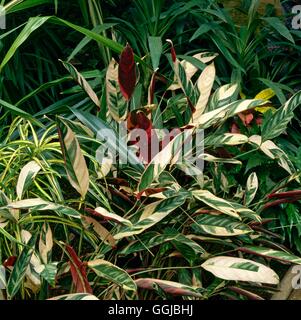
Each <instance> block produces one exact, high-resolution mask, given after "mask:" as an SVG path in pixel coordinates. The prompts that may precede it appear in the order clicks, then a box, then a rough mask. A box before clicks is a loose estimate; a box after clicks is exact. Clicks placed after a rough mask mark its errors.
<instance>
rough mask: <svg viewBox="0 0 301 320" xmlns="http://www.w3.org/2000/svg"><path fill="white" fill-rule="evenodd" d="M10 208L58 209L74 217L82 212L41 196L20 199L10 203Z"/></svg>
mask: <svg viewBox="0 0 301 320" xmlns="http://www.w3.org/2000/svg"><path fill="white" fill-rule="evenodd" d="M4 208H8V209H27V210H31V211H46V210H50V211H57V212H59V213H61V214H64V215H67V216H70V217H73V218H80V214H79V212H78V211H76V210H75V209H73V208H70V207H66V206H63V205H60V204H56V203H52V202H49V201H45V200H43V199H40V198H33V199H26V200H20V201H16V202H11V203H9V204H8V205H7V206H6V207H4ZM1 209H2V208H1Z"/></svg>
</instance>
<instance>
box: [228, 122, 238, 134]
mask: <svg viewBox="0 0 301 320" xmlns="http://www.w3.org/2000/svg"><path fill="white" fill-rule="evenodd" d="M230 132H231V133H240V130H239V128H238V125H237V124H236V123H235V122H234V123H233V124H232V126H231V130H230Z"/></svg>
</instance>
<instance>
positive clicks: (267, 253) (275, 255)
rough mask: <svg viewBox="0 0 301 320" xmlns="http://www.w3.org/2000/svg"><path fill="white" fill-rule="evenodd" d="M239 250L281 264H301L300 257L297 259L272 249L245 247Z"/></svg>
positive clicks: (289, 254)
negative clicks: (280, 262) (281, 262)
mask: <svg viewBox="0 0 301 320" xmlns="http://www.w3.org/2000/svg"><path fill="white" fill-rule="evenodd" d="M239 250H240V251H243V252H247V253H250V254H254V255H259V256H263V257H267V258H270V259H275V260H280V261H283V262H290V263H294V264H301V258H300V257H297V256H295V255H293V254H291V253H288V252H285V251H280V250H274V249H270V248H263V247H254V246H245V247H242V248H239Z"/></svg>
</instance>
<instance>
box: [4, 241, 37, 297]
mask: <svg viewBox="0 0 301 320" xmlns="http://www.w3.org/2000/svg"><path fill="white" fill-rule="evenodd" d="M36 239H37V236H36V235H33V236H32V237H31V238H30V240H29V241H28V243H27V246H25V247H24V248H23V250H22V252H21V254H20V256H19V257H18V259H17V261H16V263H15V265H14V268H13V271H12V273H11V275H10V277H9V279H8V283H7V294H8V296H9V297H10V298H13V297H14V296H15V295H16V293H17V292H18V291H19V288H20V286H21V284H22V282H23V279H24V277H25V273H26V270H27V268H28V266H29V264H30V260H31V257H32V255H33V253H34V246H35V242H36Z"/></svg>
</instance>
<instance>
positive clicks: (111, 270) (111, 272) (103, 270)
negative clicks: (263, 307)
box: [88, 259, 137, 291]
mask: <svg viewBox="0 0 301 320" xmlns="http://www.w3.org/2000/svg"><path fill="white" fill-rule="evenodd" d="M88 267H89V268H90V269H92V270H93V271H94V272H95V273H96V274H97V275H98V276H99V277H101V278H105V279H107V280H109V281H111V282H114V283H116V284H117V285H119V286H120V287H122V288H123V289H124V290H130V291H136V290H137V286H136V284H135V282H134V280H133V279H132V278H131V276H130V275H129V274H128V273H127V272H125V271H124V270H123V269H121V268H119V267H117V266H115V265H114V264H112V263H111V262H109V261H106V260H101V259H97V260H93V261H89V262H88Z"/></svg>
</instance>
